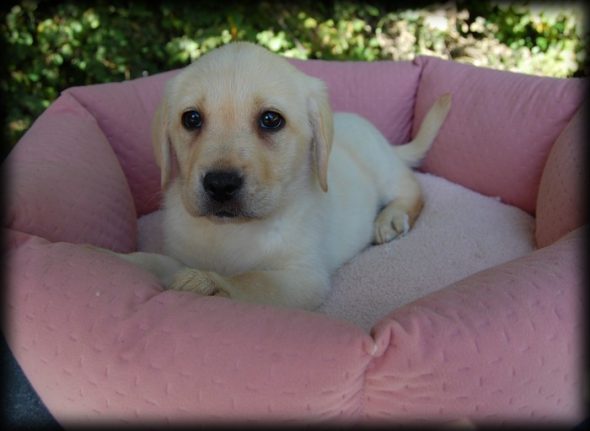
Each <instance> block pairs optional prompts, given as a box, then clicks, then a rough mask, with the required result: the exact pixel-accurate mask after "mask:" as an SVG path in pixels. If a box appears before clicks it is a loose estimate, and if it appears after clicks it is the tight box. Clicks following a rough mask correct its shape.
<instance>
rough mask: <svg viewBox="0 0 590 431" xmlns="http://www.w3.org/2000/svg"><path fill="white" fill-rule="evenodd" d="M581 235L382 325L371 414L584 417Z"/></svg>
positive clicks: (496, 420) (370, 388)
mask: <svg viewBox="0 0 590 431" xmlns="http://www.w3.org/2000/svg"><path fill="white" fill-rule="evenodd" d="M583 236H584V232H583V231H581V230H578V231H575V232H573V233H571V234H570V235H568V236H567V237H565V238H563V239H562V240H560V241H558V242H557V243H555V244H553V245H552V246H549V247H546V248H544V249H541V250H537V251H535V252H534V253H532V254H531V255H528V256H525V257H522V258H520V259H516V260H514V261H511V262H508V263H506V264H504V265H501V266H499V267H495V268H492V269H489V270H486V271H483V272H480V273H478V274H476V275H473V276H471V277H468V278H466V279H464V280H461V281H459V282H457V283H455V284H451V285H449V286H448V287H447V288H445V289H444V290H441V291H439V292H436V293H434V294H432V295H429V296H426V297H424V298H422V299H419V300H418V301H416V302H414V303H412V304H410V305H408V306H406V307H402V308H400V309H399V310H396V311H393V312H392V313H391V314H390V315H389V316H388V317H387V318H385V319H383V320H382V321H381V322H380V323H379V324H378V325H377V326H376V328H375V329H374V337H375V339H376V342H377V344H378V346H379V349H378V353H377V355H379V358H378V359H376V360H375V361H373V362H372V363H371V365H370V367H369V370H368V372H367V377H366V378H367V383H366V391H365V393H364V397H365V406H366V411H365V414H366V415H367V416H368V417H370V418H371V419H372V420H376V421H378V420H380V419H382V420H383V419H387V418H395V420H402V421H403V420H408V421H413V420H441V419H445V418H446V419H455V418H457V417H469V418H471V419H472V420H473V421H474V422H476V423H482V424H496V425H497V424H500V423H512V424H514V423H518V422H525V423H528V424H530V423H539V424H543V425H549V424H551V425H556V424H559V425H561V426H563V425H565V424H569V426H572V425H573V424H575V422H574V421H573V420H572V418H578V420H579V419H581V418H582V417H583V406H582V402H581V401H582V385H583V382H584V379H583V375H582V364H583V361H582V355H583V348H582V346H583V343H582V329H583V328H582V295H583V290H584V285H583V280H582V278H583V277H582V271H583V268H584V262H583V261H582V257H581V256H580V249H581V248H582V242H583ZM381 352H383V353H382V354H381Z"/></svg>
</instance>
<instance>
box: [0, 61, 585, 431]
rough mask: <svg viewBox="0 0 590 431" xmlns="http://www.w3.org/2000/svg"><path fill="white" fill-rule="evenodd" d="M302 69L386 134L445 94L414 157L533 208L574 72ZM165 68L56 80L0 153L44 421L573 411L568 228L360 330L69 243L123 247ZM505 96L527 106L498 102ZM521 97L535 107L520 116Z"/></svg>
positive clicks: (11, 292) (575, 311)
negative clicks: (178, 282)
mask: <svg viewBox="0 0 590 431" xmlns="http://www.w3.org/2000/svg"><path fill="white" fill-rule="evenodd" d="M298 66H299V67H302V68H303V69H308V70H309V72H310V73H313V74H317V75H318V76H321V77H323V78H324V79H326V80H327V81H328V82H329V85H330V91H331V95H332V98H333V101H334V104H335V105H336V107H337V109H344V108H349V109H350V110H353V111H355V110H358V111H361V113H364V114H365V115H367V116H368V117H369V118H371V119H372V120H374V121H376V122H377V123H378V124H379V127H380V128H381V129H382V130H383V131H384V133H386V134H387V136H388V138H389V139H390V140H392V143H399V142H403V141H405V140H407V138H408V137H409V133H410V131H411V130H412V128H413V127H414V128H415V125H416V124H417V122H418V121H419V120H420V116H421V115H422V114H423V112H424V109H425V106H426V105H427V104H428V101H429V100H430V101H431V100H434V98H435V97H436V96H438V95H439V94H440V93H442V92H444V91H448V90H449V89H451V90H453V91H456V94H454V105H453V110H452V112H451V114H450V117H449V120H450V123H449V125H448V126H447V125H445V127H444V129H443V131H442V133H441V135H440V136H439V138H438V139H437V141H436V144H435V148H434V149H433V153H432V154H431V155H430V156H429V158H428V160H427V163H426V165H425V170H426V171H431V172H434V173H437V174H438V175H442V176H444V177H446V178H447V179H451V180H452V181H455V182H458V183H460V184H463V185H465V186H467V187H472V188H473V189H475V190H477V191H481V192H483V193H486V194H491V195H498V196H501V197H502V199H504V200H505V201H506V202H511V203H513V204H515V205H518V206H520V207H521V208H523V209H527V210H528V211H533V210H534V202H535V200H536V196H537V189H538V182H539V179H540V176H541V171H540V169H541V170H542V166H543V165H544V162H545V158H546V157H547V154H548V153H549V151H550V146H551V144H552V143H553V141H554V140H555V139H556V138H557V136H558V135H559V134H560V132H561V129H563V127H564V126H565V125H566V124H567V122H568V121H569V120H570V118H571V115H573V112H574V111H575V109H576V108H577V101H578V100H579V95H578V93H577V91H578V88H579V84H578V81H577V80H553V79H548V78H534V77H522V76H520V75H515V74H510V73H501V72H492V71H489V70H486V69H479V68H467V69H464V67H465V66H463V65H457V64H455V63H452V62H443V61H441V60H432V59H425V58H422V59H418V60H417V61H416V62H415V63H412V64H410V63H395V62H382V63H374V64H372V65H367V64H364V63H354V64H346V63H345V64H341V63H324V64H322V63H316V62H309V63H303V64H298ZM174 73H175V72H174V71H173V72H169V73H167V74H162V75H157V76H154V77H149V78H143V79H139V80H135V81H130V82H126V83H120V84H105V85H100V86H89V87H80V88H74V89H71V90H68V91H66V92H65V93H64V94H63V95H62V96H61V97H60V99H58V100H57V101H56V102H55V103H54V104H53V105H52V106H51V107H50V108H49V109H48V110H47V111H46V112H45V113H44V114H43V115H42V116H41V117H40V118H39V119H38V120H37V122H35V124H34V125H33V127H32V128H31V130H30V131H29V132H28V133H27V135H26V136H25V137H24V138H23V139H22V140H21V142H19V144H18V145H17V146H16V148H15V150H14V151H13V152H12V153H11V155H10V156H9V158H8V159H7V161H6V162H5V164H4V165H3V168H4V169H6V170H7V172H8V174H9V178H10V181H9V186H8V188H7V192H8V201H7V203H8V208H7V212H8V215H9V217H8V218H7V222H6V224H5V226H6V229H5V235H6V238H7V247H8V250H7V260H6V274H7V277H6V281H7V286H8V290H7V296H6V299H7V301H6V306H7V316H6V317H7V318H6V319H5V323H4V325H3V330H4V331H5V333H6V335H7V339H8V342H9V345H10V347H11V349H12V351H13V353H14V354H15V356H16V358H17V360H18V362H19V363H20V364H21V366H22V368H23V369H24V371H25V373H26V375H27V377H28V378H29V379H30V381H31V383H32V384H33V386H34V388H35V389H36V390H37V391H38V393H39V394H40V396H41V398H42V399H43V401H44V402H45V403H46V405H47V406H48V407H49V409H50V411H51V412H52V413H53V414H54V415H55V417H56V418H57V419H58V421H59V422H61V423H62V424H63V425H64V426H66V427H68V426H74V425H79V424H81V423H85V424H86V423H93V424H94V423H99V424H100V423H103V424H112V423H118V424H123V423H135V424H138V423H146V422H149V423H152V424H153V423H154V422H162V423H170V422H176V423H178V422H180V423H184V422H194V421H197V422H200V423H208V422H219V421H221V422H226V423H227V422H228V421H229V422H230V423H233V422H238V421H239V422H241V423H244V422H246V421H257V422H260V421H272V422H276V421H280V422H284V423H289V422H318V421H332V422H334V421H335V422H347V423H348V422H359V423H381V422H382V421H389V422H391V421H394V422H395V421H413V420H421V421H447V420H455V419H470V420H473V421H475V422H476V423H486V422H494V423H498V422H500V423H503V422H509V421H514V420H517V421H531V420H539V421H542V423H543V424H546V423H548V422H555V423H562V422H568V423H573V422H575V421H577V420H579V419H580V418H581V415H582V410H581V405H580V399H581V396H580V391H579V389H580V382H581V378H580V376H579V369H580V366H579V358H580V355H581V352H580V350H581V349H580V345H581V343H580V331H581V328H580V295H581V278H582V277H581V274H580V273H581V270H582V265H581V262H580V255H579V250H580V243H581V238H582V236H583V230H581V229H578V230H576V231H574V232H571V233H570V234H568V235H567V236H566V237H563V238H561V239H559V240H557V241H556V242H554V243H553V244H551V245H548V246H547V247H545V248H543V249H540V250H537V251H535V252H533V253H532V254H530V255H528V256H526V257H524V258H520V259H517V260H515V261H511V262H508V263H505V264H502V265H500V266H497V267H494V268H490V269H488V270H486V271H483V272H480V273H478V274H475V275H473V276H471V277H468V278H466V279H463V280H461V281H459V282H457V283H454V284H452V285H449V286H447V287H446V288H445V289H443V290H441V291H439V292H437V293H434V294H430V295H427V296H426V297H424V298H422V299H419V300H418V301H415V302H412V303H410V304H408V305H405V306H403V307H401V308H398V309H396V310H392V311H391V313H389V314H388V315H387V316H386V317H385V318H384V319H382V320H381V321H380V322H378V323H377V324H376V325H375V326H374V328H373V330H372V331H371V333H370V334H368V333H366V332H364V331H363V330H362V329H361V328H359V327H357V326H355V325H353V324H351V323H348V322H345V321H342V320H338V319H333V318H329V317H327V316H325V315H321V314H318V313H312V312H305V311H301V310H286V309H282V308H278V307H270V306H263V305H255V304H242V303H238V302H234V301H231V300H227V299H224V298H208V297H199V296H196V295H192V294H190V293H183V292H175V291H163V290H162V288H161V287H160V286H159V285H158V283H157V281H156V280H155V279H154V278H153V277H151V276H150V275H148V274H146V273H145V272H143V271H141V270H139V269H137V268H135V267H133V266H131V265H129V264H126V263H124V262H121V261H119V260H117V259H116V258H113V257H111V256H108V255H104V254H101V253H98V252H96V251H94V250H92V249H89V248H86V247H83V246H81V245H80V244H83V243H92V244H96V245H100V246H104V247H110V248H113V249H116V250H132V249H134V248H135V247H136V220H137V217H139V216H141V215H143V214H146V213H149V212H151V211H152V210H154V209H155V208H157V206H158V204H159V201H160V190H159V186H158V177H159V175H158V172H157V168H156V166H155V163H154V161H153V159H152V156H151V154H150V153H151V148H150V145H149V123H150V121H151V116H152V114H153V112H154V109H155V105H156V103H157V100H158V98H159V97H160V94H161V91H162V87H163V85H164V82H165V81H166V80H167V79H169V78H170V77H171V76H173V74H174ZM335 76H337V77H338V78H337V79H336V78H334V77H335ZM500 78H501V79H500ZM525 78H526V79H525ZM461 83H462V85H460V84H461ZM494 89H496V90H497V91H496V92H497V93H498V95H499V96H498V100H500V101H503V102H502V103H504V104H502V103H495V102H493V101H494V99H493V98H491V95H493V93H494V91H493V90H494ZM509 90H510V91H509ZM347 94H349V95H347ZM379 95H384V96H383V97H382V98H379V99H378V103H377V99H376V98H377V97H378V96H379ZM477 95H487V96H486V97H479V96H477ZM506 100H508V101H509V102H510V103H508V102H506ZM556 100H557V101H558V102H559V103H556ZM476 102H477V103H476ZM492 102H493V103H492ZM388 103H389V104H388ZM478 103H479V104H478ZM509 106H515V107H518V110H517V111H512V114H513V115H515V112H519V113H523V115H524V117H523V118H525V119H526V121H516V120H514V119H513V117H506V116H505V115H504V113H501V112H496V110H501V109H507V107H509ZM484 108H485V109H484ZM533 113H535V114H536V115H538V116H539V117H538V118H541V119H542V120H543V121H537V123H538V124H537V125H536V126H535V127H533V128H531V127H529V126H531V124H532V123H531V122H532V118H533ZM388 118H390V119H391V122H392V123H391V124H393V125H394V126H392V127H390V128H388V127H389V126H391V124H389V123H388V121H387V119H388ZM486 118H489V119H490V121H489V123H486V122H485V120H486ZM504 120H506V121H507V122H505V121H504ZM525 126H526V127H525ZM507 130H509V131H510V133H508V132H507ZM482 132H485V133H484V134H482ZM494 134H495V136H496V138H497V139H496V140H495V141H493V142H492V141H490V139H491V137H492V136H494ZM482 147H483V148H482ZM521 147H523V148H521ZM443 150H444V151H443ZM527 157H528V158H530V159H531V160H530V161H529V160H526V159H527ZM514 159H518V160H519V163H515V161H514ZM471 164H473V166H471ZM569 204H570V203H569V201H568V202H566V203H565V205H569Z"/></svg>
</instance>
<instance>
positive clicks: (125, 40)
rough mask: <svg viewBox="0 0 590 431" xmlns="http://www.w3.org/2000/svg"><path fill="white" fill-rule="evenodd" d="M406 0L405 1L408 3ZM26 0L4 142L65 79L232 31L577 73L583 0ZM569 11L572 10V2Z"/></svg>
mask: <svg viewBox="0 0 590 431" xmlns="http://www.w3.org/2000/svg"><path fill="white" fill-rule="evenodd" d="M414 4H415V3H414ZM218 5H219V1H218V0H209V1H202V2H166V3H164V2H162V3H160V2H145V3H138V4H133V3H131V4H128V3H121V4H118V3H113V2H105V1H95V2H91V3H84V2H73V1H69V2H50V1H33V0H24V1H22V2H21V3H20V4H18V5H15V6H12V7H11V8H9V9H8V10H7V11H6V13H5V17H4V18H3V20H2V22H1V23H0V26H1V30H2V34H3V36H4V39H5V40H4V49H3V51H5V59H4V62H5V64H6V68H7V75H6V77H5V79H3V80H2V82H1V90H2V92H3V101H4V105H5V110H6V120H7V121H6V122H5V124H7V126H6V127H5V130H4V133H5V134H6V135H7V141H8V143H9V146H8V147H7V148H4V151H5V152H6V151H7V149H8V148H10V146H11V145H13V144H14V142H16V141H17V140H18V138H19V137H20V136H21V135H22V133H23V132H24V131H25V130H26V129H27V128H28V127H29V126H30V125H31V123H32V121H33V120H34V119H35V118H36V117H37V116H38V115H39V114H40V113H41V112H42V111H43V110H44V109H45V108H46V107H47V106H49V104H50V103H51V102H52V101H53V100H54V99H55V98H56V97H57V96H58V95H59V92H60V91H62V90H64V89H66V88H68V87H71V86H75V85H86V84H95V83H103V82H112V81H121V80H126V79H132V78H136V77H139V76H144V75H148V74H153V73H157V72H161V71H164V70H169V69H173V68H178V67H182V66H184V65H186V64H188V63H190V62H191V61H193V60H195V59H196V58H198V57H199V56H201V55H202V54H203V53H205V52H207V51H209V50H211V49H213V48H215V47H217V46H219V45H222V44H225V43H228V42H230V41H233V40H249V41H253V42H257V43H259V44H261V45H264V46H266V47H268V48H269V49H270V50H272V51H274V52H277V53H281V54H283V55H286V56H290V57H297V58H304V59H305V58H322V59H338V60H368V61H371V60H380V59H394V60H409V59H412V58H414V56H416V55H419V54H428V55H436V56H439V57H443V58H452V59H456V60H458V61H464V62H469V63H473V64H476V65H483V66H489V67H495V68H500V69H505V70H514V71H521V72H525V73H533V74H539V75H548V76H556V77H569V76H574V75H581V74H584V73H585V72H584V65H585V64H586V63H585V62H586V59H585V56H584V50H583V46H584V45H583V40H584V38H585V35H584V34H582V25H581V16H582V13H581V10H577V9H576V8H575V7H571V6H570V7H569V8H566V7H560V8H556V7H553V9H552V8H551V7H545V8H541V9H539V8H536V9H535V8H529V7H524V6H518V5H512V4H509V3H508V4H503V3H499V4H492V3H489V2H478V1H472V0H469V1H461V2H458V3H456V5H450V4H445V5H444V6H441V5H434V6H432V5H431V6H428V7H426V8H422V9H399V8H398V9H396V8H395V7H394V5H391V4H390V3H388V2H385V1H377V0H374V1H372V2H368V3H365V2H362V3H361V2H354V1H344V0H333V1H331V2H317V1H303V2H288V1H284V0H275V1H273V2H248V1H246V2H237V1H230V2H224V3H223V9H222V10H221V9H220V7H219V6H218ZM578 9H579V8H578Z"/></svg>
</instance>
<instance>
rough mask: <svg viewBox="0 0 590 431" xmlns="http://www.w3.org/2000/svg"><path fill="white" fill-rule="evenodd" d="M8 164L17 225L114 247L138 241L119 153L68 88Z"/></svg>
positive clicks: (11, 213) (10, 216)
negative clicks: (118, 157) (69, 93)
mask: <svg viewBox="0 0 590 431" xmlns="http://www.w3.org/2000/svg"><path fill="white" fill-rule="evenodd" d="M3 169H4V174H5V175H6V178H7V186H6V204H7V208H6V213H5V214H6V223H7V225H8V226H10V227H11V228H12V229H15V230H18V231H21V232H26V233H30V234H32V235H37V236H40V237H43V238H46V239H48V240H50V241H68V242H73V243H91V244H94V245H97V246H102V247H108V248H112V249H114V250H117V251H131V250H133V249H134V248H135V247H136V245H135V241H136V235H135V232H136V229H137V228H136V214H135V209H134V206H133V202H132V199H131V194H130V192H129V188H128V186H127V182H126V181H125V178H124V176H123V174H122V172H121V167H120V165H119V162H118V160H117V157H116V156H115V154H114V153H113V151H112V148H111V147H110V145H109V141H107V139H106V137H105V135H104V133H103V131H102V130H101V129H100V128H99V127H98V125H97V124H96V121H95V120H94V118H93V117H92V115H90V114H89V113H88V112H87V111H86V110H85V109H84V108H83V107H82V106H81V105H80V104H79V103H78V102H77V101H76V100H75V99H74V98H73V97H71V96H70V95H68V94H65V95H63V96H62V97H60V98H59V99H58V100H57V101H56V102H55V103H53V105H51V107H49V109H47V111H46V112H45V113H44V114H43V115H41V117H39V119H38V120H37V121H36V122H35V123H34V124H33V126H32V127H31V129H30V130H29V131H28V132H27V133H26V134H25V136H24V137H23V138H22V139H21V140H20V141H19V143H18V145H16V146H15V148H14V149H13V150H12V152H11V153H10V154H9V156H8V158H7V159H6V160H5V162H4V164H3Z"/></svg>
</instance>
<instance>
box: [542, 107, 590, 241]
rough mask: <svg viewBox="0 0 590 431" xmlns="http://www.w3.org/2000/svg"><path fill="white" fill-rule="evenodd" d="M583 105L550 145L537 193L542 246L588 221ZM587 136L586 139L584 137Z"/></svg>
mask: <svg viewBox="0 0 590 431" xmlns="http://www.w3.org/2000/svg"><path fill="white" fill-rule="evenodd" d="M584 113H587V112H583V109H582V108H580V110H579V111H578V112H577V113H576V115H575V116H574V118H573V119H572V120H571V121H570V122H569V124H568V126H567V127H566V128H565V129H564V130H563V132H561V134H560V135H559V138H557V141H556V142H555V144H554V145H553V147H552V148H551V152H550V153H549V158H548V160H547V164H546V165H545V169H544V170H543V175H542V176H541V184H540V186H539V195H538V197H537V226H536V239H537V245H538V246H539V247H545V246H547V245H549V244H551V243H553V242H555V241H556V240H558V239H559V238H561V237H562V236H563V235H565V234H566V233H568V232H570V231H572V230H574V229H575V228H577V227H579V226H581V225H582V224H584V223H587V221H588V218H587V214H586V213H585V208H586V206H585V203H586V202H584V194H583V190H584V188H583V183H582V180H583V178H584V172H585V167H584V161H583V157H584V151H587V148H585V147H586V146H587V145H586V144H587V142H588V141H587V136H585V135H584V129H583V128H584V126H585V124H584V118H583V117H582V115H583V114H584ZM585 138H586V139H585Z"/></svg>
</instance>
